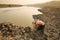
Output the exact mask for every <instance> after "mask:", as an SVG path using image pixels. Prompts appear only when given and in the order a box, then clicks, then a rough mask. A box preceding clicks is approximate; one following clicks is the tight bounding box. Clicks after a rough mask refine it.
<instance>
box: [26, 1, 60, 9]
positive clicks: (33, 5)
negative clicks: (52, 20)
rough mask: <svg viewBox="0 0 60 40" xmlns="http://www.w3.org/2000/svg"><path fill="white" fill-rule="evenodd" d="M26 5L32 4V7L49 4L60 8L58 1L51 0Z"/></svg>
mask: <svg viewBox="0 0 60 40" xmlns="http://www.w3.org/2000/svg"><path fill="white" fill-rule="evenodd" d="M27 6H32V7H44V6H51V7H58V8H60V1H51V2H46V3H38V4H30V5H27Z"/></svg>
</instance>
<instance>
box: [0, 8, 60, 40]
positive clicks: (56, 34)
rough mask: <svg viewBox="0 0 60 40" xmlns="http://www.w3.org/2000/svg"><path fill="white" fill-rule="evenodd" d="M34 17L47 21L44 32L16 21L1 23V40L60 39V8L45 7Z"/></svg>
mask: <svg viewBox="0 0 60 40" xmlns="http://www.w3.org/2000/svg"><path fill="white" fill-rule="evenodd" d="M38 11H40V12H42V13H43V14H38V15H33V18H34V19H35V18H36V19H39V20H42V21H43V22H45V28H44V31H43V32H44V33H42V31H41V30H33V29H32V28H31V27H29V26H27V27H21V26H17V25H15V24H14V23H0V40H60V8H53V7H43V8H42V9H38Z"/></svg>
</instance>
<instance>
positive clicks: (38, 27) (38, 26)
mask: <svg viewBox="0 0 60 40" xmlns="http://www.w3.org/2000/svg"><path fill="white" fill-rule="evenodd" d="M33 27H34V29H36V30H44V27H45V23H44V22H43V21H41V20H39V19H35V20H34V22H33Z"/></svg>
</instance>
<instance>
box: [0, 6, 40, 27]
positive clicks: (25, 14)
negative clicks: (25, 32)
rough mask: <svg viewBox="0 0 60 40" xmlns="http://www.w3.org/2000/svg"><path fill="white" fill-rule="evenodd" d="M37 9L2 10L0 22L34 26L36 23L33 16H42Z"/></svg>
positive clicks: (16, 8) (0, 9)
mask: <svg viewBox="0 0 60 40" xmlns="http://www.w3.org/2000/svg"><path fill="white" fill-rule="evenodd" d="M37 9H38V8H34V7H27V6H24V7H15V8H0V22H12V23H15V24H17V25H21V26H32V22H33V21H34V19H33V17H32V15H34V14H40V12H38V11H37Z"/></svg>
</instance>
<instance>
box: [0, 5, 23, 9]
mask: <svg viewBox="0 0 60 40" xmlns="http://www.w3.org/2000/svg"><path fill="white" fill-rule="evenodd" d="M21 6H23V5H19V4H0V8H6V7H21Z"/></svg>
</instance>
